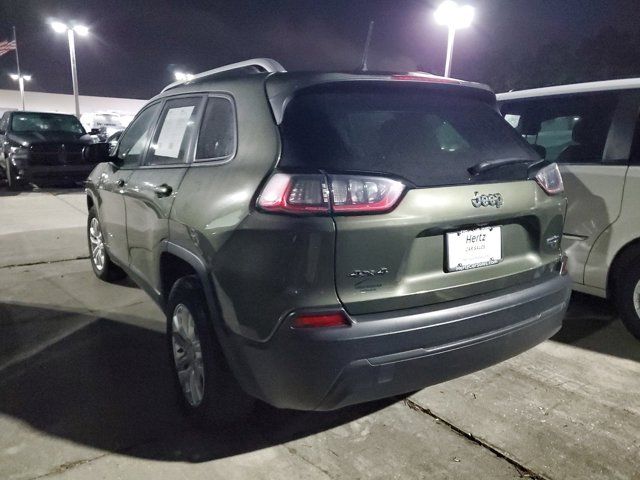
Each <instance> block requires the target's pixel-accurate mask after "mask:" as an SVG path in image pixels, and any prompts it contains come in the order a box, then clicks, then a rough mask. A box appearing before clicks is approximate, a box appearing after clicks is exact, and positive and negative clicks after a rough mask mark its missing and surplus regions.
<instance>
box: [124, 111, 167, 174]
mask: <svg viewBox="0 0 640 480" xmlns="http://www.w3.org/2000/svg"><path fill="white" fill-rule="evenodd" d="M158 110H160V104H159V103H156V104H155V105H152V106H150V107H149V108H147V109H146V110H144V111H143V112H142V113H140V115H138V117H137V118H136V119H135V120H134V121H133V122H131V125H130V126H129V128H128V129H127V131H126V132H125V133H124V135H123V136H122V138H121V139H120V143H119V145H118V158H120V159H121V160H122V161H123V162H124V166H135V165H138V164H139V162H140V157H141V156H142V155H143V154H144V150H145V148H146V147H147V143H148V142H149V137H150V136H151V133H152V130H153V126H154V125H155V119H156V116H157V114H158Z"/></svg>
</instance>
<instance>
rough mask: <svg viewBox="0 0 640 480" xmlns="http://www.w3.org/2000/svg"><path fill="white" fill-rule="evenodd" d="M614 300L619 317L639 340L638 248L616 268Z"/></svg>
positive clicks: (639, 264)
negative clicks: (621, 265)
mask: <svg viewBox="0 0 640 480" xmlns="http://www.w3.org/2000/svg"><path fill="white" fill-rule="evenodd" d="M617 273H618V274H619V277H618V278H616V279H615V286H614V300H615V304H616V307H617V308H618V313H619V314H620V319H621V320H622V322H623V323H624V325H625V326H626V327H627V329H628V330H629V331H630V332H631V333H632V334H633V336H634V337H636V338H637V339H638V340H640V248H636V249H635V250H633V251H632V252H630V253H629V256H627V257H626V258H625V262H624V269H622V268H620V269H618V270H617Z"/></svg>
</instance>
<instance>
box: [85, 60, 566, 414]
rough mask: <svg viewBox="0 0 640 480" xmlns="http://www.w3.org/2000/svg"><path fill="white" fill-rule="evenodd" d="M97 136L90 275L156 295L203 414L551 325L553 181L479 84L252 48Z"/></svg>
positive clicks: (561, 308) (480, 347)
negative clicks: (311, 66) (247, 57)
mask: <svg viewBox="0 0 640 480" xmlns="http://www.w3.org/2000/svg"><path fill="white" fill-rule="evenodd" d="M107 149H108V145H107V144H95V145H92V146H90V147H87V148H86V149H85V157H86V158H88V159H90V160H91V161H93V162H96V163H99V165H97V166H96V168H95V170H94V171H93V173H92V174H91V176H90V178H89V180H88V182H87V202H88V207H89V219H88V237H89V238H88V241H89V247H90V250H91V262H92V266H93V270H94V272H95V273H96V275H97V276H98V277H99V278H101V279H105V280H108V279H115V278H117V277H118V276H121V275H123V273H124V272H126V274H128V275H129V276H130V277H131V278H132V279H133V280H134V281H135V282H136V283H137V284H138V285H140V286H141V287H142V288H143V289H144V290H146V291H147V292H148V294H149V295H150V296H151V297H152V298H153V299H154V300H155V301H156V302H157V303H158V304H159V305H160V306H161V307H162V308H163V309H164V311H165V312H166V317H167V343H168V349H169V352H170V355H171V361H172V364H173V366H174V369H175V379H176V385H177V387H178V388H179V391H180V392H181V398H182V399H183V400H184V402H183V403H184V406H185V408H186V409H187V410H188V411H190V412H191V413H192V414H194V415H196V416H197V417H201V418H202V419H208V420H214V421H215V420H222V419H229V418H233V417H235V416H236V415H239V414H241V413H243V412H246V411H247V409H248V408H249V407H250V405H251V403H252V399H254V398H257V399H260V400H263V401H265V402H268V403H270V404H272V405H275V406H276V407H281V408H293V409H302V410H330V409H336V408H340V407H343V406H345V405H350V404H353V403H358V402H364V401H369V400H374V399H378V398H382V397H388V396H393V395H398V394H403V393H406V392H411V391H415V390H417V389H420V388H423V387H425V386H428V385H432V384H435V383H438V382H442V381H444V380H446V379H449V378H452V377H455V376H459V375H463V374H465V373H468V372H471V371H474V370H477V369H480V368H483V367H486V366H488V365H491V364H494V363H496V362H499V361H501V360H504V359H506V358H508V357H511V356H513V355H516V354H518V353H520V352H522V351H524V350H526V349H528V348H530V347H533V346H534V345H536V344H538V343H540V342H541V341H543V340H545V339H547V338H549V337H550V336H551V335H553V334H554V333H555V332H556V331H558V329H559V328H560V327H561V324H562V317H563V315H564V313H565V310H566V307H567V303H568V300H569V294H570V281H569V278H568V276H567V275H566V264H565V257H564V256H563V254H562V251H561V249H560V241H561V237H562V228H563V223H564V213H565V209H566V199H565V196H564V192H563V184H562V178H561V176H560V173H559V171H558V168H557V166H556V165H555V164H553V163H548V162H545V161H542V160H541V159H540V157H539V156H538V155H537V154H536V153H535V151H534V150H533V149H532V148H531V147H530V146H529V145H528V144H527V143H526V142H525V141H524V140H523V139H522V138H521V137H520V136H519V135H518V134H517V133H516V132H515V130H513V129H512V128H511V127H510V126H509V124H508V123H507V122H506V121H505V120H504V119H503V118H502V117H501V116H500V114H499V112H498V110H497V107H496V99H495V95H494V94H493V93H492V92H491V91H490V90H489V89H488V88H486V87H484V86H482V85H478V84H473V83H468V82H463V81H459V80H452V79H445V78H441V77H435V76H432V75H427V74H421V73H403V74H390V73H384V74H382V73H381V74H374V73H288V72H286V71H285V70H284V69H283V68H282V66H281V65H280V64H278V63H277V62H275V61H273V60H269V59H257V60H251V61H247V62H241V63H239V64H234V65H230V66H226V67H222V68H218V69H215V70H211V71H208V72H204V73H202V74H198V75H196V76H195V78H193V79H192V80H190V81H187V82H182V83H175V84H172V85H169V86H168V87H166V88H165V89H164V90H163V91H162V93H160V94H159V95H158V96H156V97H155V98H153V99H152V100H151V101H150V102H149V103H148V105H146V106H145V107H144V108H143V109H142V110H141V111H140V113H138V115H137V117H136V118H135V119H134V120H133V122H132V123H131V124H130V125H129V127H128V128H127V129H126V131H125V132H124V133H123V134H122V136H121V137H120V140H119V142H118V144H117V146H115V147H112V148H111V149H110V150H111V151H108V150H107Z"/></svg>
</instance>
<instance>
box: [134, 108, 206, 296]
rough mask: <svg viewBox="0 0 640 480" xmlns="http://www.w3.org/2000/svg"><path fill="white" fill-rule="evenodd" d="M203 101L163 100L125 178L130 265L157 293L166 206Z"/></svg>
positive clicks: (166, 229) (177, 183)
mask: <svg viewBox="0 0 640 480" xmlns="http://www.w3.org/2000/svg"><path fill="white" fill-rule="evenodd" d="M204 100H205V99H204V97H202V96H186V97H184V96H183V97H177V98H172V99H169V100H166V101H165V103H164V106H163V109H162V113H161V114H160V120H159V122H158V125H157V128H156V131H155V134H154V136H153V140H152V142H151V145H150V147H149V151H148V153H147V155H146V157H145V159H144V161H143V164H142V166H141V167H140V168H138V169H137V170H136V171H135V172H134V173H133V175H131V177H130V178H129V180H128V181H127V189H126V196H125V202H126V209H127V238H128V244H129V258H130V268H131V270H132V271H133V273H134V274H135V275H137V276H138V277H140V279H141V280H143V281H144V282H146V283H147V284H148V285H149V286H151V287H152V288H153V289H155V290H157V291H158V290H159V285H160V282H159V275H160V272H159V270H158V261H157V259H158V258H159V249H160V247H161V242H162V240H164V239H166V238H168V236H169V214H170V212H171V206H172V205H173V200H174V199H175V196H176V195H177V194H178V192H179V189H180V183H181V182H182V177H184V174H185V172H186V170H187V168H188V164H189V162H190V160H191V158H192V157H193V139H194V136H195V133H196V132H197V125H198V123H199V120H200V114H201V111H202V107H203V103H204Z"/></svg>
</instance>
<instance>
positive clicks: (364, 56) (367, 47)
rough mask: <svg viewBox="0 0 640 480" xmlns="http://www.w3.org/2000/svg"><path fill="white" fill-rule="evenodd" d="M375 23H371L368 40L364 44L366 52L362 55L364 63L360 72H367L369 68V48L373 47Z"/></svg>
mask: <svg viewBox="0 0 640 480" xmlns="http://www.w3.org/2000/svg"><path fill="white" fill-rule="evenodd" d="M374 23H375V22H374V21H373V20H371V22H369V31H368V32H367V40H366V42H365V43H364V52H363V53H362V63H361V64H360V71H361V72H366V71H367V70H368V68H367V58H368V57H369V46H370V45H371V35H372V34H373V24H374Z"/></svg>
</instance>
